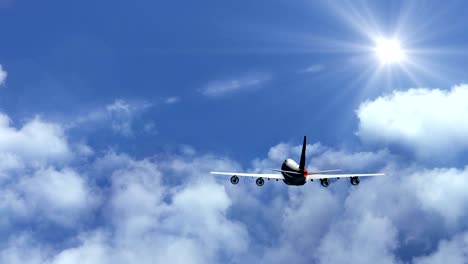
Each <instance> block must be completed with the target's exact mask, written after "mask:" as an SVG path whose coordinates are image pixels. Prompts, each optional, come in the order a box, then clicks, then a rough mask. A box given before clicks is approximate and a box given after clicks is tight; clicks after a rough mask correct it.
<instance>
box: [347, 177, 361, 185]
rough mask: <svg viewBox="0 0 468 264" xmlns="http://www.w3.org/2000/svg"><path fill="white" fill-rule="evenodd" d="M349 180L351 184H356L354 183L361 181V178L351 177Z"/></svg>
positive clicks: (357, 183)
mask: <svg viewBox="0 0 468 264" xmlns="http://www.w3.org/2000/svg"><path fill="white" fill-rule="evenodd" d="M349 181H350V182H351V184H352V185H354V186H356V185H359V183H360V182H361V180H360V179H359V177H351V178H350V179H349Z"/></svg>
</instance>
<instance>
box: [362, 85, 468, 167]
mask: <svg viewBox="0 0 468 264" xmlns="http://www.w3.org/2000/svg"><path fill="white" fill-rule="evenodd" d="M467 101H468V85H459V86H455V87H453V88H452V89H450V90H440V89H410V90H408V91H395V92H393V93H391V94H389V95H386V96H383V97H379V98H377V99H375V100H372V101H367V102H365V103H363V104H361V105H360V106H359V109H358V110H357V115H358V118H359V128H358V131H357V135H358V136H359V137H360V139H361V140H362V141H363V142H365V143H367V144H376V145H380V146H382V145H393V146H400V147H405V148H406V149H408V150H410V151H412V152H414V153H415V154H416V155H417V156H418V157H420V158H438V159H445V160H447V159H450V158H453V157H454V156H455V155H456V154H457V153H460V152H463V151H466V150H467V149H468V123H467V122H466V117H467V116H468V104H467V103H466V102H467Z"/></svg>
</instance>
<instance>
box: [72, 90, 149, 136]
mask: <svg viewBox="0 0 468 264" xmlns="http://www.w3.org/2000/svg"><path fill="white" fill-rule="evenodd" d="M151 107H153V104H152V103H149V102H147V101H131V102H130V101H127V100H123V99H117V100H115V101H114V102H113V103H111V104H108V105H106V106H105V107H102V108H98V109H95V110H92V111H90V112H88V113H86V114H83V115H80V116H79V117H77V118H76V119H75V120H73V121H72V122H71V123H70V124H68V126H66V127H67V128H69V129H70V128H76V127H78V126H85V125H91V126H93V125H95V124H97V123H108V124H110V128H111V130H112V131H113V132H114V133H116V134H119V135H121V136H126V137H128V136H132V135H133V134H134V131H133V130H134V127H133V125H134V124H133V123H134V120H135V119H136V118H137V117H139V116H140V115H142V114H143V113H144V112H146V111H148V110H149V109H150V108H151Z"/></svg>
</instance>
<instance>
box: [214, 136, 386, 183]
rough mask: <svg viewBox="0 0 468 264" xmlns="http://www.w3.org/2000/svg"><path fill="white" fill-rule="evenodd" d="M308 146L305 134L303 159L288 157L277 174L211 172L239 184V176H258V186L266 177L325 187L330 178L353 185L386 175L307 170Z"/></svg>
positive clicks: (285, 181)
mask: <svg viewBox="0 0 468 264" xmlns="http://www.w3.org/2000/svg"><path fill="white" fill-rule="evenodd" d="M306 147H307V139H306V136H304V143H303V144H302V153H301V160H300V161H299V164H297V162H295V161H294V160H292V159H286V160H285V161H284V162H283V165H282V166H281V169H280V170H275V169H274V170H273V171H276V172H280V173H277V174H258V173H236V172H217V171H212V172H210V173H211V174H215V175H231V176H232V177H231V183H232V184H234V185H235V184H238V183H239V177H256V178H257V180H256V181H255V183H256V184H257V186H263V184H264V183H265V180H263V178H266V179H268V180H270V179H274V180H276V181H278V180H283V182H284V183H285V184H287V185H295V186H301V185H304V184H305V183H306V182H307V181H309V180H310V181H314V180H320V184H321V185H322V186H323V187H328V186H329V185H330V179H332V178H336V179H340V178H349V179H350V183H351V185H354V186H356V185H359V183H360V182H361V180H360V179H359V177H368V176H385V175H386V174H385V173H371V174H328V173H329V172H337V171H341V170H325V171H315V172H310V171H307V169H306V167H305V163H306Z"/></svg>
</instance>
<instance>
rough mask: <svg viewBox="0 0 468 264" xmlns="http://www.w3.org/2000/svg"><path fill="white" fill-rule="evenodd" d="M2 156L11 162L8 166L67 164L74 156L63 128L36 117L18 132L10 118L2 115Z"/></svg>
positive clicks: (7, 161)
mask: <svg viewBox="0 0 468 264" xmlns="http://www.w3.org/2000/svg"><path fill="white" fill-rule="evenodd" d="M0 155H3V157H4V158H6V160H3V161H2V162H3V163H4V165H6V163H8V166H6V167H21V166H22V165H21V163H22V162H27V163H28V164H33V163H35V164H38V163H42V162H44V161H48V162H50V161H55V162H63V161H66V160H69V159H70V158H71V156H72V153H71V150H70V147H69V144H68V142H67V140H66V137H65V135H64V132H63V129H62V127H61V126H60V125H57V124H54V123H49V122H46V121H43V120H41V119H40V118H39V117H36V118H34V119H32V120H29V121H28V122H26V123H25V124H24V125H23V126H22V127H21V128H19V129H17V128H15V127H13V126H12V125H11V120H10V118H9V117H8V116H7V115H5V114H1V113H0ZM3 168H4V167H3ZM0 170H1V169H0Z"/></svg>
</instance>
